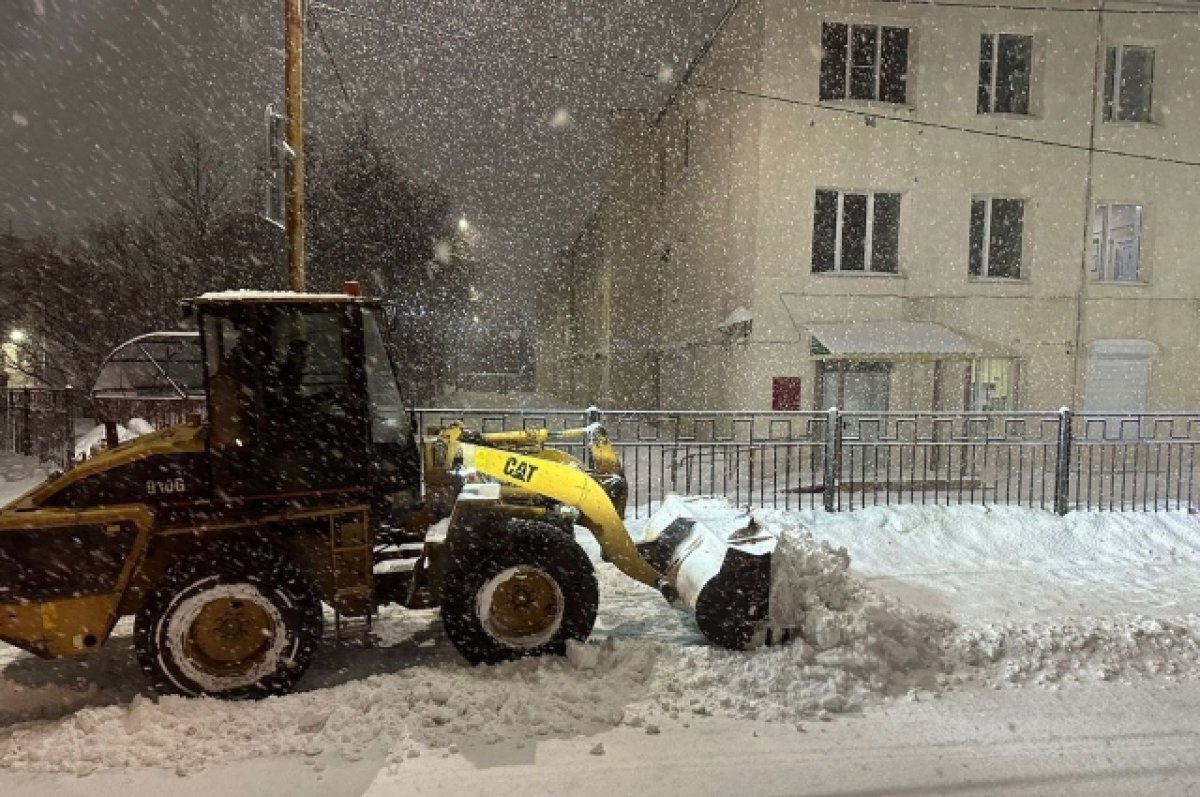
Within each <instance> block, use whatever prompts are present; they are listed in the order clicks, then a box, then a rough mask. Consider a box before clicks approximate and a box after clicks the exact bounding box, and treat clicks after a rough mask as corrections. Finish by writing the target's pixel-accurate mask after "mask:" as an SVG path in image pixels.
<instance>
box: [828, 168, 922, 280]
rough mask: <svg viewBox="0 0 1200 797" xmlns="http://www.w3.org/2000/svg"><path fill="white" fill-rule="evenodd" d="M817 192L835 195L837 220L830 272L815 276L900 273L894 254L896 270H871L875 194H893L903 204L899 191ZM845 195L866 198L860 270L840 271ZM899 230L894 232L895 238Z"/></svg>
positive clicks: (897, 259) (837, 189)
mask: <svg viewBox="0 0 1200 797" xmlns="http://www.w3.org/2000/svg"><path fill="white" fill-rule="evenodd" d="M817 190H818V191H827V192H831V193H835V194H837V218H836V219H835V220H834V234H833V235H834V238H833V269H832V270H831V271H818V272H815V273H817V274H898V273H900V262H899V260H900V256H899V252H897V253H896V261H897V262H896V270H895V271H876V270H875V269H873V268H871V266H872V265H874V264H873V263H872V262H871V261H872V258H873V257H874V252H873V249H874V243H875V195H876V194H895V195H896V196H899V197H901V199H900V201H901V202H903V201H904V199H903V194H901V193H900V192H899V191H843V190H841V189H839V188H818V189H817ZM846 194H858V195H865V196H866V197H867V229H866V235H865V236H864V238H863V267H862V270H861V271H860V270H858V269H849V270H847V271H843V270H842V228H843V221H844V219H845V203H846ZM899 233H900V231H899V229H897V230H896V234H897V236H898V235H899Z"/></svg>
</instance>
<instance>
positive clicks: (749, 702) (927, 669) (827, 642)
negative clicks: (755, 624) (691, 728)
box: [662, 514, 954, 721]
mask: <svg viewBox="0 0 1200 797" xmlns="http://www.w3.org/2000/svg"><path fill="white" fill-rule="evenodd" d="M756 520H758V521H759V523H760V527H759V528H760V531H765V532H768V533H771V534H773V535H775V536H776V537H777V538H778V541H779V542H778V547H777V548H776V550H775V553H774V555H773V558H772V579H771V582H772V585H771V614H770V620H771V625H772V627H773V629H774V630H773V636H774V637H775V638H776V639H789V640H790V641H788V642H787V643H785V644H777V645H774V646H771V647H767V648H763V649H760V650H758V651H756V652H755V653H754V654H752V655H746V654H744V653H736V652H730V651H723V650H717V649H713V648H708V647H702V648H692V649H688V650H686V651H685V652H684V656H683V661H682V662H681V664H680V666H678V667H675V668H672V670H671V671H670V672H667V673H664V674H663V675H662V678H663V680H664V681H665V682H666V687H667V689H666V692H667V694H671V695H676V696H678V699H675V700H668V701H666V703H665V705H664V708H667V709H668V710H670V711H672V712H678V711H681V710H682V711H691V712H692V713H708V712H710V711H715V712H717V713H721V714H726V715H732V716H736V717H740V718H757V719H765V720H776V721H796V720H800V719H805V718H810V717H814V716H824V715H827V714H830V713H837V712H847V711H859V710H861V709H862V708H863V706H864V704H865V703H867V702H869V701H871V700H873V699H875V698H877V697H881V696H894V695H898V694H905V693H907V692H909V691H912V690H913V689H936V688H937V687H938V684H939V683H945V681H946V678H945V671H946V669H947V663H946V661H945V659H944V656H943V648H942V644H941V643H942V640H943V638H944V637H946V635H948V634H950V633H951V632H952V631H953V629H954V624H953V623H952V622H951V621H950V620H949V619H947V618H945V617H939V616H935V615H930V614H923V613H921V612H917V611H914V610H912V609H909V608H907V607H905V606H903V605H901V604H900V603H899V602H898V601H896V600H894V599H892V598H890V597H887V596H884V595H880V594H879V593H877V592H875V591H873V590H871V589H869V588H868V587H867V586H866V585H865V584H864V583H863V582H862V581H861V580H860V579H858V578H856V577H854V576H852V575H851V574H850V572H849V569H850V556H849V554H848V553H847V552H846V549H845V548H834V547H832V546H831V545H829V544H828V543H826V542H822V541H819V540H817V539H815V538H814V537H813V536H812V534H811V533H809V532H808V531H807V530H806V529H805V528H804V526H803V525H802V524H801V523H800V522H799V521H798V520H797V519H796V518H794V517H788V516H786V515H781V514H777V515H774V516H771V517H767V516H761V517H760V516H758V515H756ZM939 676H940V678H939Z"/></svg>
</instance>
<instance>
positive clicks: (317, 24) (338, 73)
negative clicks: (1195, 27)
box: [312, 3, 354, 106]
mask: <svg viewBox="0 0 1200 797" xmlns="http://www.w3.org/2000/svg"><path fill="white" fill-rule="evenodd" d="M313 5H320V6H324V4H323V3H313ZM312 23H313V29H314V30H315V31H316V32H317V38H318V39H320V41H321V48H322V49H323V50H325V55H327V56H329V62H330V63H331V64H332V65H333V74H334V76H335V77H336V78H337V82H338V86H339V87H341V89H342V98H343V99H344V100H345V101H346V105H347V106H352V105H353V104H354V103H353V102H352V101H351V100H350V92H348V91H346V83H345V81H343V80H342V70H340V69H338V62H337V58H336V57H335V56H334V54H333V50H332V49H331V48H330V46H329V40H328V39H326V38H325V29H324V28H322V27H321V21H320V20H319V19H317V15H316V14H314V15H313V16H312Z"/></svg>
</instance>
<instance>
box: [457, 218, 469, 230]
mask: <svg viewBox="0 0 1200 797" xmlns="http://www.w3.org/2000/svg"><path fill="white" fill-rule="evenodd" d="M458 229H459V231H460V232H466V231H467V230H469V229H471V222H469V221H467V217H466V216H463V217H461V218H459V220H458Z"/></svg>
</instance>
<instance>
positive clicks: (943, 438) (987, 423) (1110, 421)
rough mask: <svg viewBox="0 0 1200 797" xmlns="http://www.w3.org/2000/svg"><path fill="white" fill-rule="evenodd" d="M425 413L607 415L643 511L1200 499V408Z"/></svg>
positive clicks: (428, 416) (576, 418)
mask: <svg viewBox="0 0 1200 797" xmlns="http://www.w3.org/2000/svg"><path fill="white" fill-rule="evenodd" d="M418 413H419V417H420V422H421V426H422V428H424V427H426V426H428V425H442V424H444V423H447V422H449V421H452V420H457V419H461V420H463V421H464V423H465V424H466V425H467V426H469V427H471V428H475V429H480V430H483V431H498V430H500V429H512V428H517V429H520V428H540V427H546V428H549V429H551V430H559V429H564V428H570V427H576V426H583V425H586V424H587V423H588V422H589V421H590V420H593V419H595V420H599V421H600V422H601V423H602V424H603V425H604V426H605V428H606V429H607V431H608V433H609V435H610V436H611V437H612V439H613V442H614V445H615V446H616V447H617V449H618V451H619V452H620V454H621V456H622V458H623V460H624V463H625V475H626V477H627V478H628V480H629V487H630V508H631V512H633V513H634V514H635V515H636V514H644V513H645V512H646V511H647V508H648V506H649V505H650V504H651V503H652V502H655V501H658V500H660V499H661V498H662V497H663V495H665V494H667V493H670V492H678V493H686V494H698V493H703V494H711V495H720V496H725V497H727V498H729V499H730V500H731V501H734V502H735V503H738V504H753V505H757V506H763V507H771V508H780V509H803V508H812V509H825V510H827V511H831V512H836V511H844V510H851V509H858V508H862V507H869V506H879V505H889V504H901V503H918V504H940V505H956V504H982V505H1017V506H1025V507H1033V508H1039V509H1046V510H1051V511H1055V512H1058V513H1059V514H1065V513H1066V512H1068V511H1070V510H1081V509H1103V510H1137V511H1158V510H1189V511H1190V510H1192V509H1193V508H1194V507H1197V506H1200V457H1198V456H1197V449H1198V448H1200V413H1149V414H1076V413H1073V412H1070V411H1069V410H1061V411H1058V412H1008V413H984V412H912V413H899V412H884V413H866V412H840V411H838V410H827V411H819V412H778V413H775V412H770V413H768V412H757V413H756V412H747V413H740V412H669V411H600V412H597V413H595V414H594V415H589V413H588V412H587V411H585V410H504V409H495V410H458V409H423V410H419V411H418ZM574 453H579V452H578V449H575V450H574Z"/></svg>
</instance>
